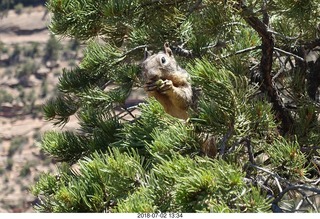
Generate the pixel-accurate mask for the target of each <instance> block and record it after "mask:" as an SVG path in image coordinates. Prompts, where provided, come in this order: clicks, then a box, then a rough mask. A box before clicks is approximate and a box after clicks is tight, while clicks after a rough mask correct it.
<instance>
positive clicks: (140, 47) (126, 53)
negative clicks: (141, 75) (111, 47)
mask: <svg viewBox="0 0 320 219" xmlns="http://www.w3.org/2000/svg"><path fill="white" fill-rule="evenodd" d="M146 47H148V45H140V46H136V47H134V48H133V49H130V50H129V51H127V52H125V53H123V54H122V55H121V56H120V57H119V58H123V57H125V56H126V55H128V54H129V53H132V52H134V51H135V50H137V49H144V48H146Z"/></svg>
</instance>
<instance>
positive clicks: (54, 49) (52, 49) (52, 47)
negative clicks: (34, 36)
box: [44, 35, 61, 61]
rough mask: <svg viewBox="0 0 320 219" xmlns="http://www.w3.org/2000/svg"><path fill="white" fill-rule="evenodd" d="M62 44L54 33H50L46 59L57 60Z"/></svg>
mask: <svg viewBox="0 0 320 219" xmlns="http://www.w3.org/2000/svg"><path fill="white" fill-rule="evenodd" d="M60 49H61V44H60V43H59V41H58V40H57V39H56V37H55V36H54V35H50V38H49V40H48V42H47V44H46V47H45V54H44V61H57V60H58V56H59V50H60Z"/></svg>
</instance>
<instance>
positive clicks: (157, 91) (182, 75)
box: [142, 43, 193, 120]
mask: <svg viewBox="0 0 320 219" xmlns="http://www.w3.org/2000/svg"><path fill="white" fill-rule="evenodd" d="M145 58H146V59H145V60H144V61H143V63H142V73H143V77H144V80H145V82H146V83H145V85H144V89H145V91H146V92H147V93H148V96H149V97H155V98H156V100H157V101H159V102H160V104H161V105H162V106H163V108H164V110H165V111H166V112H167V113H168V114H170V115H172V116H174V117H177V118H180V119H184V120H187V119H188V117H189V116H188V108H189V106H190V105H191V104H192V97H193V93H192V88H191V83H190V76H189V74H188V72H187V71H186V70H184V69H183V68H181V67H180V66H179V65H178V63H177V62H176V60H175V58H174V57H173V53H172V51H171V49H170V47H169V44H168V43H165V44H164V51H161V52H159V53H157V54H154V55H152V56H149V57H145Z"/></svg>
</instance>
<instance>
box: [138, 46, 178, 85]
mask: <svg viewBox="0 0 320 219" xmlns="http://www.w3.org/2000/svg"><path fill="white" fill-rule="evenodd" d="M178 68H179V66H178V65H177V62H176V60H175V59H174V57H173V53H172V51H171V49H170V47H169V44H168V43H165V44H164V51H161V52H159V53H157V54H154V55H151V56H149V54H148V53H147V52H145V60H144V61H143V63H142V71H143V77H144V79H145V80H146V81H155V80H158V79H166V78H167V77H168V76H169V74H172V73H173V72H175V71H177V69H178Z"/></svg>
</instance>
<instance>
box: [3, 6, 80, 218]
mask: <svg viewBox="0 0 320 219" xmlns="http://www.w3.org/2000/svg"><path fill="white" fill-rule="evenodd" d="M47 24H48V16H46V10H45V8H44V7H43V6H39V7H35V8H25V9H24V10H23V13H22V14H20V15H18V14H16V13H15V12H14V11H9V13H8V16H7V17H4V18H2V19H0V48H1V50H0V213H3V212H34V210H33V207H32V206H33V205H35V204H36V203H38V201H39V200H38V198H37V197H34V196H33V195H32V194H31V193H30V186H32V185H33V184H34V183H35V181H36V180H37V179H38V178H39V175H40V174H41V173H42V172H48V171H50V172H54V171H55V165H54V161H53V160H52V159H51V158H49V157H47V156H46V155H45V154H44V153H43V152H42V151H40V148H39V147H38V146H37V144H38V143H39V141H40V140H41V135H43V133H44V132H46V131H48V130H54V127H52V125H51V123H49V122H46V121H45V120H44V119H43V118H42V112H41V107H42V104H43V103H44V102H45V101H46V100H47V99H48V98H50V96H52V95H54V94H55V91H54V88H55V86H56V84H57V82H58V77H59V72H61V71H62V67H67V66H68V61H69V60H64V61H60V60H59V61H55V62H51V63H43V61H42V57H41V56H42V55H43V53H44V52H43V51H44V49H45V45H46V43H47V41H48V39H49V36H50V34H49V31H48V29H47ZM61 43H67V40H66V42H61ZM34 45H37V50H38V55H37V56H32V57H31V56H30V55H29V54H30V52H29V53H28V51H30V48H32V46H34ZM14 48H19V49H20V50H19V51H20V53H18V55H17V54H15V55H13V54H14ZM26 60H29V61H28V62H26ZM30 60H31V61H30ZM74 61H76V60H74ZM34 63H37V64H39V66H36V67H37V68H36V69H35V68H34V66H32V65H30V64H34ZM22 73H23V74H22ZM76 126H77V122H76V120H75V119H73V118H72V119H71V120H70V124H68V126H67V127H66V128H68V129H74V128H75V127H76Z"/></svg>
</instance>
